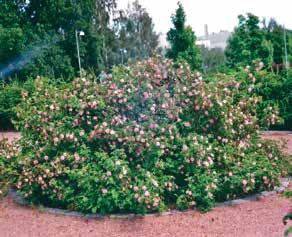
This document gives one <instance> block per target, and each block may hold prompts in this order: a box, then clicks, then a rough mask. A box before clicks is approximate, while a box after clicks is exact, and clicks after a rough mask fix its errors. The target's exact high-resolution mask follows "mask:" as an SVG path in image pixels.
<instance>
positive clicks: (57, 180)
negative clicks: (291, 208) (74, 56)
mask: <svg viewBox="0 0 292 237" xmlns="http://www.w3.org/2000/svg"><path fill="white" fill-rule="evenodd" d="M252 86H253V80H251V78H250V77H249V76H248V75H247V76H246V78H245V80H243V81H240V82H239V81H237V80H236V79H234V78H231V77H228V78H225V79H224V80H220V81H217V82H209V83H207V82H205V81H204V80H203V79H202V77H201V75H200V73H193V72H192V71H191V70H190V68H189V66H188V65H187V64H181V65H178V66H175V65H174V64H173V62H172V61H171V60H161V59H159V58H153V59H149V60H147V61H144V62H138V63H136V64H133V65H130V66H129V67H125V66H120V67H117V68H115V69H114V70H113V74H112V75H108V76H107V77H106V80H104V81H103V82H102V83H100V82H99V81H96V80H94V79H93V78H90V77H89V76H86V75H83V76H82V77H80V78H77V79H76V80H74V81H73V82H72V83H69V84H64V85H61V86H60V85H59V86H58V87H57V86H55V85H53V84H50V83H49V82H48V80H46V79H43V78H38V79H37V80H36V82H35V88H36V89H35V91H33V92H32V94H30V95H29V94H28V93H25V92H24V93H23V98H24V101H23V103H22V104H21V105H20V106H19V107H18V109H17V115H18V119H19V122H18V123H17V126H18V127H19V129H20V130H21V132H22V138H21V140H20V141H19V142H18V146H17V147H16V148H14V149H3V150H2V151H1V153H0V160H1V162H2V164H5V166H6V167H13V168H11V169H12V170H13V171H15V172H12V174H11V176H10V179H11V181H10V182H11V183H12V184H14V185H15V186H16V187H17V189H18V190H19V192H20V193H21V194H22V195H23V196H24V197H25V198H26V199H27V200H29V201H31V202H33V203H37V204H38V203H41V204H45V205H48V206H52V207H62V208H67V209H71V210H77V211H82V212H87V213H96V212H99V213H113V212H135V213H146V212H154V211H162V210H165V209H167V208H171V207H177V208H180V209H186V208H191V207H198V208H200V209H202V210H206V209H208V208H210V207H212V206H213V205H214V204H215V202H216V201H222V200H226V199H230V198H234V197H237V196H241V195H245V194H247V193H252V192H256V191H259V190H263V189H269V188H272V187H273V186H274V185H276V184H277V183H278V178H279V177H280V176H281V175H282V174H285V171H286V170H287V168H286V167H287V163H286V161H285V159H284V156H283V155H282V154H281V152H280V151H279V149H278V147H277V146H276V145H274V144H273V143H271V142H263V141H261V140H260V138H259V135H258V128H259V124H258V120H257V113H256V107H255V104H257V103H260V99H259V98H257V97H255V96H254V92H253V90H252V88H253V87H252ZM277 118H278V117H277V113H276V112H275V111H274V110H273V108H267V110H266V117H265V121H266V122H268V123H273V122H276V120H277ZM0 165H1V163H0Z"/></svg>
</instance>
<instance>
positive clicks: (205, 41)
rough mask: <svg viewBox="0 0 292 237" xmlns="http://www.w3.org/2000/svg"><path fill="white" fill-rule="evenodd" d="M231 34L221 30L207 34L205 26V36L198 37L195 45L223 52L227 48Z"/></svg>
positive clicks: (206, 26)
mask: <svg viewBox="0 0 292 237" xmlns="http://www.w3.org/2000/svg"><path fill="white" fill-rule="evenodd" d="M230 35H231V33H230V32H229V31H223V30H221V31H220V32H219V33H211V34H209V32H208V25H205V35H204V36H200V37H198V39H197V41H196V44H197V45H199V46H204V47H206V48H208V49H213V48H220V49H222V50H224V49H225V48H226V46H227V42H228V38H229V37H230Z"/></svg>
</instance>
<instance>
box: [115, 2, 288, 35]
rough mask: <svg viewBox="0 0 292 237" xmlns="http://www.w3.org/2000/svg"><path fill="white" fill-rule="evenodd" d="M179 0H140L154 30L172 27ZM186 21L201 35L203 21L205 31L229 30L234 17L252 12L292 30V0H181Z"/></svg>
mask: <svg viewBox="0 0 292 237" xmlns="http://www.w3.org/2000/svg"><path fill="white" fill-rule="evenodd" d="M133 1H134V0H117V2H118V8H120V9H122V8H126V7H127V5H128V3H129V2H133ZM177 1H178V0H140V1H139V2H140V4H141V5H142V6H143V7H145V8H146V10H147V12H148V13H149V14H150V16H151V17H152V19H153V21H154V24H155V30H156V32H157V33H159V32H162V33H166V32H167V31H168V30H169V28H170V27H171V19H170V17H171V15H172V13H174V12H175V9H176V8H177ZM181 3H182V4H183V6H184V8H185V11H186V15H187V24H188V25H190V26H192V28H193V31H195V33H196V35H197V36H201V35H204V24H207V25H208V31H209V33H211V32H219V31H220V30H228V31H232V30H233V28H234V27H235V26H236V25H237V23H238V20H237V16H238V15H239V14H245V13H247V12H251V13H253V14H255V15H257V16H259V17H260V18H261V19H262V18H263V17H265V18H267V19H269V18H270V17H273V18H275V19H276V20H277V22H278V23H279V24H282V25H285V27H286V28H289V29H292V0H181Z"/></svg>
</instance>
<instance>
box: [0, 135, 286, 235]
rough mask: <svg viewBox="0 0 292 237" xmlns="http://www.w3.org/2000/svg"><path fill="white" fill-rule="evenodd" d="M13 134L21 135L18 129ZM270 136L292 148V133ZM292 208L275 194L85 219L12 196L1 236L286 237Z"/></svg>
mask: <svg viewBox="0 0 292 237" xmlns="http://www.w3.org/2000/svg"><path fill="white" fill-rule="evenodd" d="M8 136H10V138H11V137H17V134H16V133H9V134H8ZM0 137H1V133H0ZM264 137H265V138H266V137H271V138H273V139H279V138H286V139H288V151H289V152H291V153H292V135H287V134H283V133H273V134H272V135H264ZM290 188H292V185H291V183H290ZM289 208H292V202H291V200H288V199H286V198H283V197H281V196H280V195H277V194H275V195H272V196H269V197H265V198H261V199H260V200H259V201H250V202H247V203H243V204H240V205H236V206H229V207H218V208H215V209H213V210H211V211H210V212H208V213H206V214H202V213H199V212H197V211H189V212H186V213H180V214H175V215H172V216H160V217H144V218H136V219H132V220H131V219H108V218H105V219H101V220H85V219H80V218H75V217H66V216H57V215H52V214H48V213H43V212H40V211H39V210H34V209H31V208H27V207H21V206H18V205H16V204H14V203H13V201H12V199H11V198H9V197H7V198H5V199H4V200H3V201H1V202H0V237H35V236H42V237H46V236H60V237H63V236H68V237H69V236H70V237H71V236H80V237H81V236H82V237H83V236H86V237H87V236H89V237H91V236H92V237H93V236H95V237H99V236H106V237H144V236H147V237H148V236H149V237H176V236H177V237H188V236H189V237H197V236H198V237H200V236H211V237H213V236H227V237H229V236H230V237H249V236H250V237H253V236H258V237H260V236H263V237H274V236H275V237H276V236H279V237H280V236H283V232H284V230H285V229H286V228H287V226H284V225H283V224H282V218H283V216H284V214H285V213H286V212H287V211H288V209H289Z"/></svg>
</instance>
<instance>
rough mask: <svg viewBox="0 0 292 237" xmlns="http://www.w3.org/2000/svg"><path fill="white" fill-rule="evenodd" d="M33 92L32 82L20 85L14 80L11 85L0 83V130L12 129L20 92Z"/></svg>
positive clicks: (19, 100)
mask: <svg viewBox="0 0 292 237" xmlns="http://www.w3.org/2000/svg"><path fill="white" fill-rule="evenodd" d="M23 90H25V91H29V92H31V91H32V90H33V82H32V80H28V81H27V82H26V83H21V82H19V81H17V80H14V81H13V82H12V83H9V84H6V83H0V129H4V130H6V129H12V128H13V124H12V120H14V119H15V118H16V111H15V107H16V106H17V105H18V104H19V103H20V102H21V99H22V95H21V93H22V91H23Z"/></svg>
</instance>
